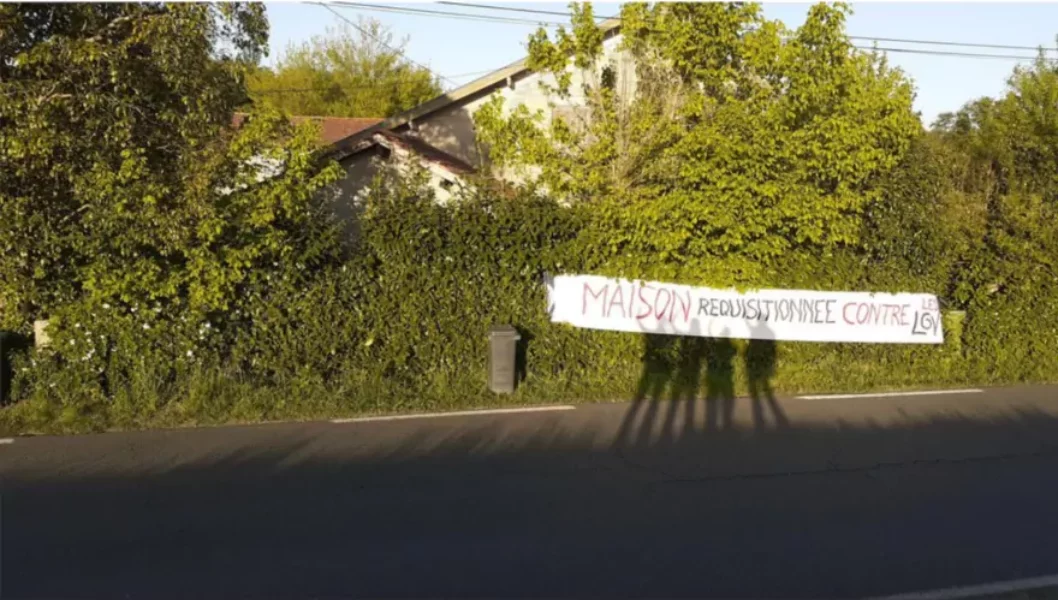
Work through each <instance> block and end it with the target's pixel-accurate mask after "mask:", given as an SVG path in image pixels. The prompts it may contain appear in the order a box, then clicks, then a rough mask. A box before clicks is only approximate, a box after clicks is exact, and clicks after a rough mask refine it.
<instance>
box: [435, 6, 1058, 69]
mask: <svg viewBox="0 0 1058 600" xmlns="http://www.w3.org/2000/svg"><path fill="white" fill-rule="evenodd" d="M437 4H445V5H448V6H465V7H467V8H480V9H485V10H496V11H507V12H517V13H523V14H524V13H529V14H539V15H549V16H560V17H572V16H573V14H572V13H570V12H564V11H558V10H543V9H536V8H518V7H514V6H496V5H492V4H475V3H471V2H452V1H450V0H440V1H439V2H437ZM595 18H596V19H620V18H621V17H619V16H616V15H609V16H607V15H595ZM848 38H849V39H851V40H861V41H871V42H886V43H895V44H923V45H932V46H956V47H965V48H988V49H991V50H1027V51H1030V52H1036V51H1038V50H1039V49H1040V48H1039V47H1037V46H1013V45H1008V44H986V43H979V42H952V41H945V40H916V39H907V38H890V37H873V36H863V35H850V36H848ZM890 50H892V51H896V50H893V49H890ZM1044 51H1046V52H1058V48H1044ZM919 52H921V53H922V54H937V55H942V56H974V57H976V58H1015V59H1021V60H1026V59H1027V60H1032V59H1033V58H1035V57H1025V56H1011V55H986V54H981V55H973V54H964V53H951V54H949V53H944V52H928V51H925V50H922V51H919Z"/></svg>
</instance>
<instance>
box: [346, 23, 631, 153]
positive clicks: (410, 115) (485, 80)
mask: <svg viewBox="0 0 1058 600" xmlns="http://www.w3.org/2000/svg"><path fill="white" fill-rule="evenodd" d="M620 28H621V19H607V20H605V21H603V22H602V23H599V29H600V30H602V33H603V36H604V37H609V36H612V35H616V34H617V33H618V32H619V31H620ZM528 64H529V58H528V57H526V58H523V59H521V60H519V61H517V62H513V63H511V64H509V65H507V66H506V67H503V68H502V69H498V70H496V71H493V72H491V73H489V74H488V75H485V76H483V77H479V78H477V79H475V80H474V81H471V82H470V83H468V84H466V85H463V86H460V87H458V88H456V89H454V90H452V91H451V92H448V93H445V94H441V95H440V96H438V97H436V98H434V99H433V100H429V101H427V102H424V103H422V104H420V105H418V106H416V107H415V108H412V109H411V110H407V111H404V112H402V113H400V114H399V115H396V116H393V117H390V118H388V119H385V120H382V121H380V122H378V123H376V124H374V125H372V126H370V127H367V128H366V129H363V130H361V131H358V132H355V133H353V134H350V135H349V136H347V137H346V138H344V139H341V140H337V141H336V142H335V144H334V146H335V148H334V149H335V150H336V151H337V152H340V153H342V152H356V151H358V150H359V144H358V142H361V141H362V140H363V139H364V138H366V137H368V136H370V135H371V134H373V133H376V132H378V131H386V130H391V129H394V128H397V127H400V126H401V125H405V124H407V123H408V122H409V121H413V120H415V119H419V118H422V117H424V116H426V115H428V114H430V113H434V112H437V111H438V110H441V109H442V108H445V107H447V106H449V105H451V104H454V103H456V102H459V101H460V100H463V99H464V98H468V97H470V96H473V95H475V94H477V93H479V92H482V91H486V90H489V89H490V88H494V87H497V86H499V85H503V84H506V83H507V80H508V79H509V78H513V77H519V76H521V75H522V74H524V73H527V72H529V71H530V70H531V69H529V66H528Z"/></svg>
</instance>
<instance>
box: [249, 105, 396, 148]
mask: <svg viewBox="0 0 1058 600" xmlns="http://www.w3.org/2000/svg"><path fill="white" fill-rule="evenodd" d="M248 116H249V115H247V114H246V113H235V114H234V115H232V118H231V126H232V127H233V128H235V129H238V128H239V127H241V126H242V124H243V122H245V121H246V118H247V117H248ZM307 121H312V122H314V123H318V124H319V126H320V142H322V143H323V144H325V145H329V144H333V143H335V142H337V141H340V140H343V139H345V138H347V137H349V136H351V135H355V134H356V133H359V132H361V131H363V130H365V129H368V128H369V127H371V126H373V125H376V124H378V123H381V122H382V121H383V119H381V118H377V117H355V118H350V117H303V116H297V117H290V122H291V123H293V124H295V125H300V124H302V123H305V122H307Z"/></svg>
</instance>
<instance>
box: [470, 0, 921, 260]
mask: <svg viewBox="0 0 1058 600" xmlns="http://www.w3.org/2000/svg"><path fill="white" fill-rule="evenodd" d="M570 8H571V10H572V11H573V13H574V17H573V21H572V27H571V28H570V29H560V30H559V31H558V32H557V34H556V35H555V36H553V37H552V36H549V35H547V33H546V32H544V31H543V30H541V31H540V32H538V33H537V34H536V35H535V36H533V38H532V39H531V40H530V45H529V50H530V57H529V60H530V66H532V67H533V68H534V69H538V70H540V71H543V72H545V73H549V74H551V75H552V76H553V77H552V79H551V82H552V83H551V84H550V85H549V87H548V90H547V91H548V93H549V97H550V102H551V104H552V106H553V107H560V106H562V105H565V104H570V103H571V102H572V100H571V99H572V98H579V99H583V102H584V104H585V105H586V107H587V108H586V112H584V113H582V115H583V117H582V118H577V117H573V118H551V119H548V115H546V114H544V113H543V112H542V111H538V112H537V113H536V114H533V113H531V112H530V111H528V110H527V109H525V108H524V107H519V108H514V109H511V108H509V107H505V106H503V100H502V99H501V98H497V99H496V100H494V101H493V102H490V103H489V104H487V105H485V107H483V108H482V109H481V110H480V111H479V112H478V113H477V114H476V116H475V119H476V122H477V125H478V127H479V131H480V132H481V138H482V140H483V141H484V142H485V144H486V145H487V146H488V149H489V156H490V158H491V161H492V163H493V166H494V167H495V168H499V169H505V170H508V171H511V170H514V171H515V172H521V173H522V174H523V176H524V177H525V179H526V180H527V181H528V182H529V183H530V184H532V185H536V186H538V187H539V188H540V189H545V190H547V191H548V193H551V194H555V195H557V196H558V197H560V198H562V199H564V200H565V201H568V202H571V203H574V204H580V203H590V204H592V205H593V208H594V210H595V212H596V213H597V214H599V215H600V216H601V217H602V218H606V219H609V220H610V222H611V223H612V224H613V226H612V227H611V228H609V229H608V230H607V231H606V232H605V234H603V235H604V237H605V239H600V240H596V242H595V245H596V246H597V247H598V248H600V251H602V252H606V253H608V254H612V255H614V256H615V257H617V258H615V260H624V259H622V258H620V257H622V256H630V255H636V256H644V257H646V256H656V257H658V258H659V259H661V260H662V261H669V262H672V263H682V264H690V263H692V262H696V261H699V260H701V259H709V258H720V257H723V258H725V259H726V263H725V271H727V272H729V273H730V272H735V273H738V272H745V273H747V274H752V273H759V272H760V269H761V266H762V265H765V264H767V262H769V261H772V260H774V259H778V258H781V257H784V256H785V255H787V253H788V252H789V251H790V250H791V249H795V248H808V249H814V250H815V251H827V250H828V249H835V248H838V247H841V246H845V245H850V244H855V243H856V242H857V240H858V235H859V232H860V230H861V215H862V213H863V211H864V210H865V208H866V207H867V206H869V205H870V204H871V203H872V202H874V201H876V200H877V199H878V198H879V191H878V182H879V181H880V178H881V177H882V176H884V175H885V174H886V173H887V172H888V171H889V170H891V169H892V168H894V167H895V166H896V165H897V164H898V163H899V162H900V160H901V159H902V157H903V156H904V154H905V153H906V152H907V150H908V149H909V147H910V144H911V142H912V139H913V138H914V137H915V136H916V135H918V134H919V133H920V132H921V125H920V124H919V122H918V118H917V116H916V114H915V113H914V111H913V110H912V98H913V92H912V86H911V83H910V81H909V80H908V79H907V78H906V77H905V76H904V75H903V74H902V73H901V72H900V71H898V70H896V69H893V68H890V67H889V66H888V65H887V64H886V61H885V59H884V58H883V57H882V56H880V55H877V54H874V53H870V52H862V51H859V50H856V49H855V48H853V46H852V44H851V42H850V41H849V39H848V38H847V37H846V35H845V31H844V24H845V16H846V14H847V13H848V12H849V9H848V8H847V7H845V6H843V5H840V4H838V5H824V4H818V5H815V6H813V7H812V8H811V10H810V11H809V14H808V17H807V19H806V21H805V23H804V24H803V25H802V26H801V27H799V28H797V29H796V30H792V31H791V30H788V29H786V28H785V27H784V26H783V24H782V23H781V22H778V21H772V20H768V19H765V18H764V17H763V16H762V14H761V11H760V7H759V6H758V5H756V4H742V3H719V4H718V3H703V4H693V3H684V4H681V3H673V4H669V3H657V4H652V5H646V4H626V5H624V6H623V8H622V11H621V17H622V28H621V34H622V38H623V39H622V41H621V45H620V48H619V50H620V51H621V52H623V53H625V54H626V56H630V57H631V58H633V59H634V63H635V72H634V75H633V76H631V77H628V78H627V79H626V80H625V81H621V74H622V72H621V69H620V68H619V57H618V55H617V54H616V53H614V52H608V51H604V44H603V35H602V34H601V31H600V29H599V27H598V25H597V23H596V20H595V18H594V16H593V14H592V12H591V11H592V9H591V6H590V5H580V4H577V3H573V4H571V5H570ZM574 75H577V78H575V77H574ZM578 84H579V85H578ZM578 88H579V89H578ZM707 262H708V261H707ZM703 276H705V277H708V276H707V275H703ZM750 279H752V276H750Z"/></svg>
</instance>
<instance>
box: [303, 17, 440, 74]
mask: <svg viewBox="0 0 1058 600" xmlns="http://www.w3.org/2000/svg"><path fill="white" fill-rule="evenodd" d="M309 4H317V5H319V6H322V7H323V8H326V9H327V10H328V11H330V12H331V13H332V14H334V16H336V17H338V18H339V19H341V20H343V21H345V22H346V23H348V24H349V25H350V26H352V27H354V28H355V29H356V30H357V31H359V32H361V33H363V34H364V35H366V36H369V37H372V38H374V39H375V41H377V42H378V43H380V44H382V45H383V46H385V47H387V48H389V49H390V50H392V51H394V52H396V53H398V54H400V55H401V56H403V57H404V60H407V61H408V62H410V63H411V64H413V65H416V66H418V67H420V68H423V69H426V71H427V72H430V73H433V74H434V75H435V76H436V77H438V78H439V79H442V80H444V81H447V82H448V83H451V84H452V85H459V84H458V83H456V82H455V81H452V80H451V79H448V78H447V77H445V76H444V75H441V74H440V73H437V72H435V71H434V70H433V69H431V68H430V67H427V66H426V65H424V64H422V63H418V62H415V61H414V60H412V59H411V57H409V56H408V55H407V54H405V53H404V50H402V49H400V48H396V47H394V46H390V45H389V44H388V43H386V41H385V40H383V39H382V38H380V37H378V36H377V35H375V34H374V33H372V32H371V31H369V30H367V29H364V28H363V27H361V26H360V25H359V24H357V23H353V22H352V21H351V20H349V19H347V18H346V17H345V15H343V14H342V13H340V12H338V11H336V10H334V9H333V8H331V7H330V6H328V5H327V4H326V3H323V2H310V3H309Z"/></svg>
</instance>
